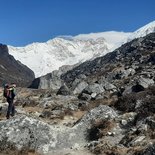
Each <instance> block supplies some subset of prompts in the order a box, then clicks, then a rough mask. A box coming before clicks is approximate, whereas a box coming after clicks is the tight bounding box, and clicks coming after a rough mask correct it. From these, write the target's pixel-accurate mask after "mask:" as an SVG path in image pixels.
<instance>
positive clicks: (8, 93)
mask: <svg viewBox="0 0 155 155" xmlns="http://www.w3.org/2000/svg"><path fill="white" fill-rule="evenodd" d="M15 87H16V85H15V84H11V85H8V84H5V87H4V94H3V95H4V97H5V98H6V99H7V102H8V110H7V114H6V118H7V119H9V118H10V115H11V116H14V115H15V106H14V103H13V100H14V97H15Z"/></svg>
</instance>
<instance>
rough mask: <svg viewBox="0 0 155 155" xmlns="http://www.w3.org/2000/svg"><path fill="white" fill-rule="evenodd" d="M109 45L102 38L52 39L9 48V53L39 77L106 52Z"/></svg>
mask: <svg viewBox="0 0 155 155" xmlns="http://www.w3.org/2000/svg"><path fill="white" fill-rule="evenodd" d="M109 48H111V45H110V44H108V43H107V42H106V41H105V39H104V38H100V39H97V40H91V39H90V40H79V39H74V38H72V40H66V39H63V38H54V39H52V40H49V41H47V42H46V43H33V44H30V45H28V46H25V47H12V46H9V53H10V54H11V55H13V56H14V57H15V58H16V59H17V60H19V61H21V62H22V63H24V64H25V65H27V66H28V67H29V68H31V69H32V70H33V71H34V72H35V76H36V77H39V76H42V75H45V74H47V73H50V72H52V71H53V70H57V69H59V67H61V66H63V65H74V64H76V63H79V62H84V61H86V60H88V59H92V58H95V57H97V56H100V55H102V54H105V53H107V52H108V50H109Z"/></svg>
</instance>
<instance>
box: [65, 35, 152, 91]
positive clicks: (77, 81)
mask: <svg viewBox="0 0 155 155" xmlns="http://www.w3.org/2000/svg"><path fill="white" fill-rule="evenodd" d="M154 52H155V33H152V34H149V35H147V36H146V37H143V38H138V39H135V40H133V41H131V42H129V43H126V44H124V45H122V46H121V47H120V48H118V49H116V50H115V51H114V52H112V53H108V54H107V55H105V56H103V57H100V58H96V59H95V60H93V61H87V62H85V63H83V64H81V65H79V66H77V67H75V68H74V69H73V70H70V71H68V72H67V73H66V74H64V75H62V79H63V80H64V81H65V83H66V85H67V86H68V87H69V88H70V89H71V90H72V91H73V93H76V92H77V90H78V89H85V88H86V89H90V88H88V85H95V86H96V87H98V89H100V91H103V92H104V91H105V90H109V91H110V90H111V89H112V90H113V91H117V92H122V90H124V93H127V92H129V91H130V89H129V88H130V87H131V86H133V85H138V84H140V85H142V87H143V88H146V87H148V85H149V84H154V79H155V71H154ZM120 88H121V90H120ZM86 91H87V92H89V91H88V90H86ZM80 92H81V91H80ZM101 93H102V92H101Z"/></svg>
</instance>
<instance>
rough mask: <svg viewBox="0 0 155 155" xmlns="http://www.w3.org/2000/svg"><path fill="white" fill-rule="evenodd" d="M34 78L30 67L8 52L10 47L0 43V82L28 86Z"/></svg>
mask: <svg viewBox="0 0 155 155" xmlns="http://www.w3.org/2000/svg"><path fill="white" fill-rule="evenodd" d="M33 79H34V73H33V71H32V70H30V69H29V68H28V67H26V66H25V65H23V64H22V63H20V62H19V61H16V60H15V59H14V57H13V56H12V55H9V53H8V47H7V46H6V45H2V44H0V83H1V86H2V84H4V83H16V84H17V85H18V86H28V85H29V84H30V83H31V82H32V80H33Z"/></svg>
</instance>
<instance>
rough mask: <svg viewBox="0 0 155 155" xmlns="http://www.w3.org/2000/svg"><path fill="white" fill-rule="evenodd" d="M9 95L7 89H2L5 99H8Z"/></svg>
mask: <svg viewBox="0 0 155 155" xmlns="http://www.w3.org/2000/svg"><path fill="white" fill-rule="evenodd" d="M9 94H10V92H9V88H7V87H4V91H3V96H4V97H5V98H8V97H9Z"/></svg>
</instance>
